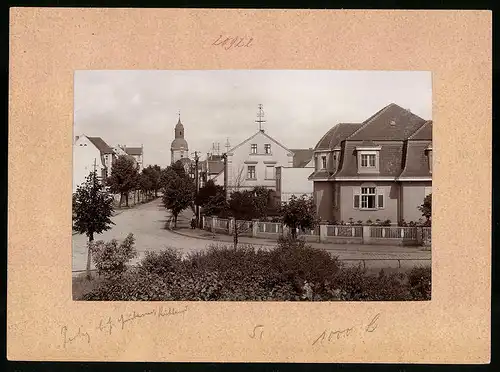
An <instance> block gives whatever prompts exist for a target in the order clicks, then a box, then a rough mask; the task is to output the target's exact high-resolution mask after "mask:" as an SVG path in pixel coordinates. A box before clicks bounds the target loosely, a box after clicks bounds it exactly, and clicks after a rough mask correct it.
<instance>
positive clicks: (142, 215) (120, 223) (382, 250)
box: [72, 199, 431, 272]
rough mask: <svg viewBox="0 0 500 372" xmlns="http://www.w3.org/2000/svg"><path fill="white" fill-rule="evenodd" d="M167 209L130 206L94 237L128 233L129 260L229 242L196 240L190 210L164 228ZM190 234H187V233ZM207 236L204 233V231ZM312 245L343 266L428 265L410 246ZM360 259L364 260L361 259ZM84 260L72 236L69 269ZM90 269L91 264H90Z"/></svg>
mask: <svg viewBox="0 0 500 372" xmlns="http://www.w3.org/2000/svg"><path fill="white" fill-rule="evenodd" d="M169 216H170V214H169V212H168V211H166V210H165V208H164V207H163V205H162V202H161V199H156V200H153V201H152V202H149V203H146V204H142V205H138V206H136V207H134V208H131V209H128V210H124V211H121V212H120V213H119V214H117V215H116V216H114V217H113V218H112V220H113V222H114V223H115V225H113V227H112V229H111V230H108V231H106V232H104V233H103V234H100V235H96V236H95V240H104V241H109V240H111V239H118V240H119V241H120V240H123V239H125V237H126V236H127V235H128V234H129V233H133V234H134V237H135V239H136V241H135V247H136V249H137V251H138V253H139V255H138V257H137V258H136V259H135V260H134V261H133V262H132V263H135V262H137V261H139V260H140V259H141V258H142V256H143V255H144V252H146V251H161V250H163V249H165V248H167V247H171V248H176V249H178V250H180V251H181V252H183V253H189V252H193V251H199V250H202V249H205V248H207V247H208V246H209V245H211V244H217V243H218V244H232V237H230V236H222V235H219V236H218V237H217V239H216V240H211V239H200V238H199V237H196V235H198V236H201V235H202V234H200V233H202V232H200V231H196V232H195V231H194V230H190V229H188V226H189V221H190V218H191V216H192V212H191V210H190V209H188V210H186V211H184V213H183V214H182V216H179V220H178V227H182V228H183V230H180V231H178V232H172V231H169V230H166V229H165V224H166V222H167V221H168V219H169ZM191 234H192V235H193V236H190V235H191ZM204 235H207V234H204ZM240 242H241V243H242V244H254V245H256V246H257V245H261V246H267V247H269V246H270V245H274V242H273V241H270V240H266V239H255V238H241V239H240ZM311 245H312V246H316V247H321V248H323V249H326V250H328V251H330V252H332V254H333V255H335V256H338V258H339V259H341V260H344V262H345V263H346V264H347V265H357V264H359V263H360V262H362V263H364V265H365V266H366V268H371V269H379V268H398V267H402V268H408V267H412V266H418V265H425V266H429V265H430V258H431V254H430V252H428V251H427V252H425V251H420V250H419V249H418V248H414V247H391V246H387V247H386V246H368V245H353V244H346V245H343V244H320V243H313V244H311ZM361 260H364V261H361ZM86 263H87V237H86V236H85V235H73V269H72V270H73V272H80V271H82V270H85V267H86ZM92 268H94V265H92Z"/></svg>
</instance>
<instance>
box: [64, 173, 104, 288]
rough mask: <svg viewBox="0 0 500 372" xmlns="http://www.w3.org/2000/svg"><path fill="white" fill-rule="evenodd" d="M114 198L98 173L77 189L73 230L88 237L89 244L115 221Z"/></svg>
mask: <svg viewBox="0 0 500 372" xmlns="http://www.w3.org/2000/svg"><path fill="white" fill-rule="evenodd" d="M112 214H113V196H112V195H110V194H109V193H107V192H106V191H105V189H104V185H103V184H102V183H101V182H99V180H98V179H97V172H95V171H94V172H91V173H90V174H89V175H88V176H87V178H86V180H85V182H84V183H83V184H81V185H80V186H78V187H77V189H76V193H75V196H74V197H73V228H74V229H75V230H76V231H77V232H79V233H80V234H85V235H87V237H88V240H89V243H91V242H92V241H93V240H94V234H100V233H102V232H103V231H106V230H109V229H110V228H111V225H113V221H111V215H112ZM90 257H91V253H90V248H89V249H88V251H87V270H86V274H87V279H90Z"/></svg>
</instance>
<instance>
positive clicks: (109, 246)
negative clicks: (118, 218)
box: [89, 234, 137, 276]
mask: <svg viewBox="0 0 500 372" xmlns="http://www.w3.org/2000/svg"><path fill="white" fill-rule="evenodd" d="M134 243H135V238H134V235H133V234H129V235H128V236H127V237H126V238H125V240H124V241H123V242H122V243H121V244H118V240H116V239H113V240H111V241H110V242H107V243H106V242H104V241H103V240H98V241H94V242H91V243H89V249H90V252H91V254H92V260H93V261H94V264H95V266H96V267H97V272H98V273H99V275H101V274H104V276H114V275H119V274H121V273H123V272H124V271H125V269H126V264H127V262H129V261H130V260H131V259H133V258H134V257H136V256H137V251H136V249H135V247H134Z"/></svg>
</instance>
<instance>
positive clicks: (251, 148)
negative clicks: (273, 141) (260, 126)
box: [250, 143, 258, 154]
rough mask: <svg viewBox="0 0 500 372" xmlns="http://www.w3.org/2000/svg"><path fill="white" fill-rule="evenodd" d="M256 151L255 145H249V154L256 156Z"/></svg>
mask: <svg viewBox="0 0 500 372" xmlns="http://www.w3.org/2000/svg"><path fill="white" fill-rule="evenodd" d="M257 151H258V149H257V144H256V143H252V144H251V145H250V154H257Z"/></svg>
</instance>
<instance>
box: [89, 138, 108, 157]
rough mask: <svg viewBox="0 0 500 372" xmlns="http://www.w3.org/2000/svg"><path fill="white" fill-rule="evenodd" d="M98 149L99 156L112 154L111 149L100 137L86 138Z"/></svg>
mask: <svg viewBox="0 0 500 372" xmlns="http://www.w3.org/2000/svg"><path fill="white" fill-rule="evenodd" d="M87 138H88V139H89V141H90V142H92V144H93V145H94V146H95V147H97V148H98V149H99V151H100V152H101V154H113V149H112V148H111V147H109V146H108V144H107V143H106V142H104V140H103V139H102V138H101V137H87Z"/></svg>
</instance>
